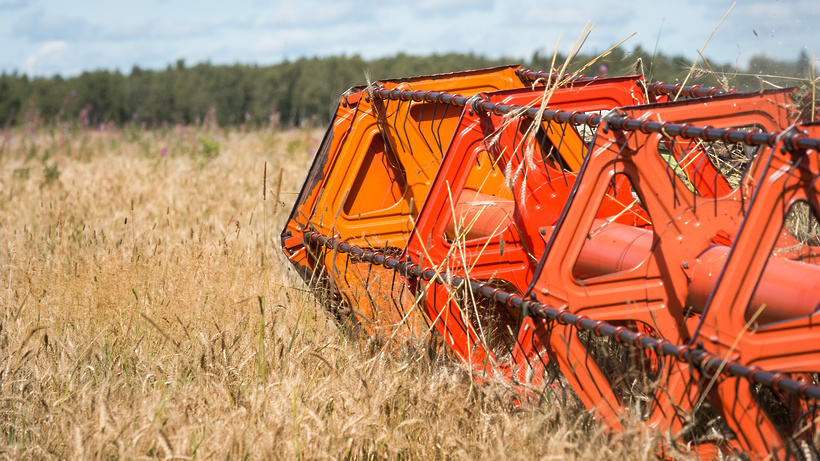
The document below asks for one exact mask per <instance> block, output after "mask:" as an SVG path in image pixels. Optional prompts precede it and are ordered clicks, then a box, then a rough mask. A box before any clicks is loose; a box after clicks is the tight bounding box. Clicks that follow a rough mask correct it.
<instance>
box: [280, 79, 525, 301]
mask: <svg viewBox="0 0 820 461" xmlns="http://www.w3.org/2000/svg"><path fill="white" fill-rule="evenodd" d="M517 69H518V67H517V66H508V67H499V68H492V69H482V70H476V71H467V72H458V73H453V74H442V75H433V76H424V77H415V78H409V79H397V80H384V81H379V82H376V85H378V86H380V87H382V88H387V89H391V88H399V89H413V90H428V89H433V88H434V89H436V90H443V91H449V92H460V93H462V94H464V95H468V96H469V95H471V94H475V93H477V92H483V91H496V90H500V89H506V88H515V87H521V86H522V85H523V83H522V82H521V81H520V79H519V78H518V77H517V75H516V70H517ZM461 111H462V108H460V107H456V106H452V105H447V104H439V103H429V102H418V101H394V100H373V99H371V98H370V96H368V94H367V93H366V91H365V89H364V88H355V89H352V90H351V91H349V92H347V93H346V94H345V95H343V96H342V97H341V99H340V102H339V105H338V106H337V109H336V113H335V116H334V118H333V121H332V122H331V125H330V127H329V128H328V131H327V133H326V135H325V138H324V139H323V141H322V144H321V147H320V149H319V151H318V153H317V155H316V158H315V159H314V162H313V165H312V166H311V169H310V171H309V173H308V176H307V179H306V181H305V184H304V186H303V188H302V191H301V192H300V194H299V197H298V199H297V202H296V204H295V205H294V207H293V211H292V212H291V215H290V217H289V219H288V223H287V225H286V227H285V229H284V231H283V234H282V246H283V249H284V250H285V252H286V254H287V256H288V258H289V259H290V261H291V262H292V264H293V265H294V267H295V268H296V270H297V271H298V272H299V274H300V275H301V276H302V277H303V278H304V279H305V280H306V281H308V282H310V281H314V282H316V281H317V280H316V278H320V279H325V280H329V283H330V284H331V285H332V286H334V287H335V289H336V291H341V293H342V294H343V295H344V296H345V297H346V298H348V301H350V302H351V303H353V304H355V303H356V295H357V294H360V291H365V290H367V287H366V286H361V285H364V284H365V283H363V281H361V280H358V281H354V282H351V281H350V280H348V279H347V278H343V277H342V276H341V275H340V274H339V272H340V270H341V269H342V268H344V267H346V264H347V256H346V255H338V254H336V253H335V252H327V253H326V254H323V255H312V254H309V250H308V249H307V248H306V247H305V246H304V245H303V242H301V240H300V238H299V237H298V236H299V235H301V233H302V232H303V231H304V230H306V229H308V228H313V229H315V230H318V231H320V232H322V233H325V234H330V235H335V236H338V237H340V238H342V239H346V240H348V241H350V242H354V243H356V244H358V245H363V246H371V247H393V248H397V249H402V248H404V246H405V242H406V238H407V236H408V235H409V232H410V230H411V227H412V222H411V218H412V217H414V216H415V214H416V211H417V209H418V207H419V205H420V204H421V203H422V202H423V201H424V198H425V197H426V195H427V192H428V190H429V187H430V183H431V182H432V179H433V176H434V175H435V173H436V171H437V170H438V164H439V163H440V161H441V156H442V155H443V152H444V150H445V149H446V147H447V143H448V142H449V140H450V138H451V137H452V134H453V131H454V130H455V126H456V123H457V121H458V116H459V114H460V113H461ZM411 122H413V123H411ZM397 251H398V250H397ZM316 274H319V275H318V277H317V275H316ZM330 274H332V275H330ZM329 275H330V276H329ZM328 276H329V277H328Z"/></svg>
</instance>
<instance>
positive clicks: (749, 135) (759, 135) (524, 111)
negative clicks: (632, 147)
mask: <svg viewBox="0 0 820 461" xmlns="http://www.w3.org/2000/svg"><path fill="white" fill-rule="evenodd" d="M372 94H373V97H375V98H380V99H389V100H400V101H410V100H413V101H418V102H438V103H443V104H451V105H454V106H458V107H465V106H467V105H469V107H470V108H471V109H472V110H475V111H483V112H487V113H492V114H495V115H507V114H512V113H514V114H518V115H521V116H524V117H528V118H532V119H535V118H536V117H539V116H540V119H541V120H542V121H545V120H549V121H553V122H558V123H571V124H573V125H587V126H589V127H592V128H595V127H597V126H599V125H601V124H602V123H605V125H606V126H605V128H606V129H615V130H623V131H640V132H643V133H647V134H649V133H661V134H663V135H666V136H680V137H681V138H683V139H702V140H704V141H723V142H725V143H744V144H746V145H749V146H762V145H766V146H769V147H774V145H775V143H776V142H777V140H778V138H779V137H780V136H785V137H786V138H785V139H784V141H785V142H784V144H783V145H784V147H785V148H786V149H788V150H789V151H792V152H796V151H801V150H806V149H815V150H818V149H820V139H819V138H811V137H809V136H808V135H806V134H805V133H801V132H799V131H773V132H769V133H764V132H759V131H748V130H739V129H735V128H712V127H709V126H702V127H701V126H694V125H691V124H688V123H683V124H680V123H674V122H669V121H662V122H657V121H652V120H638V119H635V118H631V117H629V116H626V115H621V114H618V113H617V112H615V111H613V112H610V113H607V114H603V115H600V114H596V113H586V112H580V111H563V110H550V109H543V110H542V109H541V108H539V107H524V106H519V105H515V104H501V103H494V102H490V101H489V100H486V99H483V98H481V97H471V98H467V97H464V96H461V95H459V94H451V93H448V92H446V91H433V90H429V91H419V90H398V89H384V88H377V89H373V90H372ZM539 114H540V115H539Z"/></svg>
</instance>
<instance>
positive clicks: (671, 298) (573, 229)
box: [520, 91, 791, 450]
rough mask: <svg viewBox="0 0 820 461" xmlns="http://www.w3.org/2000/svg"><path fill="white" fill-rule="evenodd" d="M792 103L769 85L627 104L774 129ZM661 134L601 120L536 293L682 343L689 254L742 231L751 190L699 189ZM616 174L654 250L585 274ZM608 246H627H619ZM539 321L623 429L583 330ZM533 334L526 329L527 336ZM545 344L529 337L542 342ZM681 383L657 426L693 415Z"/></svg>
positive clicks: (633, 112)
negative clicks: (634, 261)
mask: <svg viewBox="0 0 820 461" xmlns="http://www.w3.org/2000/svg"><path fill="white" fill-rule="evenodd" d="M788 102H789V101H788V99H787V93H786V92H782V91H781V92H772V91H770V92H764V93H762V94H742V95H731V96H724V97H716V98H712V99H710V100H709V101H708V103H706V102H705V101H701V100H692V101H684V102H679V103H668V104H655V105H647V106H638V107H633V108H624V109H623V113H624V114H626V115H628V116H629V117H631V118H634V119H639V120H655V121H659V120H674V121H675V122H676V123H692V124H695V123H697V124H700V125H703V124H708V125H710V126H712V127H715V128H721V127H746V126H750V125H751V126H755V127H758V128H760V129H763V130H764V131H773V130H779V129H783V128H785V127H787V126H788V125H789V124H790V123H791V120H790V119H789V118H788V114H787V109H786V107H787V105H788ZM663 138H664V137H663V136H662V135H661V134H656V133H650V134H646V133H643V132H640V131H634V132H629V131H618V130H610V129H608V128H607V127H606V126H605V125H602V126H599V127H598V130H597V132H596V137H595V142H594V145H593V146H592V149H591V151H590V154H589V156H588V157H587V159H586V161H585V163H584V166H583V168H582V171H581V173H580V174H579V179H578V180H577V181H576V183H575V186H574V188H573V191H572V193H571V194H570V199H569V201H568V204H567V208H566V211H565V213H564V214H563V216H562V217H561V219H560V220H559V222H558V224H557V225H556V227H555V231H554V233H552V235H551V236H550V237H549V243H548V247H547V253H546V254H545V255H544V258H542V260H541V262H540V264H539V267H538V272H537V274H536V281H535V283H534V289H533V291H532V292H533V293H534V294H535V296H536V297H537V298H538V300H539V301H541V302H545V303H549V304H551V305H554V306H556V307H557V308H565V309H568V310H569V311H570V312H572V313H574V314H581V315H585V316H588V317H589V318H591V319H593V320H607V321H632V322H640V323H642V324H644V325H648V326H649V327H651V329H652V330H654V331H655V332H656V333H655V334H657V335H658V336H660V337H663V338H665V339H667V340H669V341H671V342H673V343H678V344H680V343H682V342H684V341H688V340H689V334H688V331H689V330H688V328H687V324H686V323H687V317H686V316H685V313H686V308H687V304H686V302H687V298H688V296H689V281H688V278H687V274H686V270H685V266H686V264H685V263H686V262H687V261H694V260H695V259H696V258H697V257H698V256H699V255H700V254H701V253H703V252H704V251H705V250H707V249H708V248H709V247H710V246H711V245H713V244H714V242H716V241H721V240H722V239H725V237H726V236H728V237H729V238H730V239H731V238H732V237H733V236H734V235H735V233H736V230H737V227H738V226H739V224H740V222H741V221H742V219H743V205H744V203H745V201H746V200H748V197H746V196H744V195H743V194H744V188H738V189H736V190H735V191H733V192H731V193H730V194H729V195H726V196H722V197H718V198H713V199H706V198H703V197H698V196H697V194H695V193H693V192H692V191H690V189H689V188H688V187H687V185H685V184H684V183H683V182H682V181H681V180H680V178H679V177H677V175H675V174H674V172H673V170H672V168H670V166H669V164H668V163H667V162H666V160H664V158H663V157H662V156H661V154H660V152H659V149H658V146H659V145H664V144H663V143H664V141H666V142H667V143H668V141H669V140H668V139H666V140H664V139H663ZM677 160H678V161H680V160H681V159H680V158H678V159H677ZM616 175H624V176H625V177H626V178H628V179H629V181H630V182H631V184H632V187H633V188H634V190H635V192H636V194H637V196H638V198H639V200H640V202H641V204H642V206H643V208H644V209H645V210H646V211H647V212H648V214H649V216H650V218H651V221H652V226H653V231H652V232H654V234H652V233H650V234H649V235H650V236H651V238H652V243H651V245H649V252H648V253H645V254H644V258H643V260H642V261H641V259H640V258H638V261H641V262H640V263H638V265H637V266H635V267H632V268H622V269H624V270H619V271H618V272H616V273H612V274H608V275H604V276H598V277H593V278H589V279H586V280H579V278H578V277H577V276H576V274H575V273H574V270H575V268H576V266H577V263H578V261H579V258H580V256H581V254H582V250H583V248H584V246H585V243H586V241H587V240H588V238H589V237H590V233H589V232H590V230H591V229H592V226H593V225H594V223H595V220H596V217H595V215H594V214H593V213H590V210H594V209H598V207H599V205H600V204H601V202H602V201H603V200H604V197H605V196H606V193H607V190H608V189H609V186H610V183H611V181H612V180H613V178H614V177H615V176H616ZM630 198H631V197H630ZM613 226H617V225H616V224H613ZM533 231H534V230H533V229H530V231H529V232H533ZM633 231H634V232H648V231H640V230H639V229H633ZM609 251H613V252H618V251H620V252H625V251H626V250H625V249H624V248H623V247H620V248H619V247H618V246H617V245H616V246H615V247H613V248H610V249H609ZM689 318H690V319H696V317H689ZM537 327H538V329H537V330H536V335H537V336H538V337H539V340H540V343H541V344H547V343H548V344H549V345H550V347H551V348H552V349H553V354H552V356H553V357H555V359H556V361H557V363H558V365H559V367H560V368H561V371H562V373H563V375H564V376H565V378H566V379H567V380H568V381H569V383H570V384H571V385H572V387H573V388H574V389H575V391H576V393H577V394H578V396H579V397H580V398H581V400H582V401H583V402H584V404H585V405H586V406H587V407H588V408H590V409H594V410H595V411H596V413H597V414H598V415H599V416H600V418H601V419H602V420H603V421H604V422H605V423H606V424H607V425H608V426H610V427H611V428H613V429H616V430H620V429H622V422H621V418H622V417H623V416H624V415H625V414H626V412H627V409H626V407H625V406H624V403H623V401H622V396H621V395H618V393H617V392H615V390H614V388H613V387H612V385H611V383H610V381H609V377H608V376H607V375H606V374H605V373H604V372H603V371H602V370H601V369H600V368H599V366H598V365H597V364H596V363H595V361H594V360H591V359H590V357H589V351H588V350H587V349H586V347H585V346H584V344H583V342H582V341H581V340H580V338H579V337H578V336H577V331H576V330H575V329H573V328H570V327H564V326H561V325H554V326H553V325H547V324H546V323H545V322H543V321H538V322H537ZM527 334H529V333H528V332H520V335H521V336H522V337H524V336H526V335H527ZM538 343H539V342H535V343H532V342H530V344H535V345H536V346H537V345H538ZM528 353H529V354H533V353H534V352H531V351H530V352H528ZM675 367H677V368H680V369H679V370H678V371H679V375H680V376H683V375H685V374H686V373H685V371H684V370H682V369H683V368H686V364H685V363H680V362H674V363H670V362H669V361H667V363H665V364H664V369H663V371H662V372H661V376H665V375H666V374H668V373H669V372H670V371H671V370H670V368H675ZM674 384H675V383H671V384H670V385H671V387H670V386H666V388H665V389H664V391H662V392H656V394H655V395H654V397H653V398H654V401H653V402H652V405H650V407H649V408H648V409H647V411H648V412H649V414H647V418H648V423H649V424H650V425H653V426H656V427H659V428H662V429H669V430H671V431H672V433H679V432H680V430H681V429H682V428H683V425H684V424H685V421H683V420H682V419H681V418H679V413H678V412H677V411H676V409H677V410H680V411H681V412H682V413H686V414H688V412H687V410H691V409H692V402H691V401H690V400H689V398H690V396H688V395H684V394H685V392H684V391H685V390H686V389H685V388H680V387H675V385H674ZM707 450H711V448H709V447H707Z"/></svg>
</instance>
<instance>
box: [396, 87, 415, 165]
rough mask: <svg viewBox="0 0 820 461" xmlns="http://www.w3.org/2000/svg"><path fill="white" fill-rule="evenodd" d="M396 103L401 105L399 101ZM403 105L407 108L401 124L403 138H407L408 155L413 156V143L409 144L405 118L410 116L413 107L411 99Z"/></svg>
mask: <svg viewBox="0 0 820 461" xmlns="http://www.w3.org/2000/svg"><path fill="white" fill-rule="evenodd" d="M398 102H399V103H401V102H402V101H401V100H399V101H398ZM405 105H406V106H407V110H406V111H405V112H404V123H402V127H403V128H404V136H405V137H406V138H407V146H408V148H409V149H410V155H411V156H415V154H413V143H412V142H410V135H409V134H408V133H407V125H408V124H407V117H409V116H410V107H412V105H413V100H412V98H411V99H410V100H409V101H407V104H405ZM396 112H397V113H398V109H396Z"/></svg>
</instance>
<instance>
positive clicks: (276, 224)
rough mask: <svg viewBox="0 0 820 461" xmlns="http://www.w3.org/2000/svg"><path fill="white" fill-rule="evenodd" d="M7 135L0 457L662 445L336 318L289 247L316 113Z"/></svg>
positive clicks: (417, 454)
mask: <svg viewBox="0 0 820 461" xmlns="http://www.w3.org/2000/svg"><path fill="white" fill-rule="evenodd" d="M2 135H3V138H2V139H0V162H1V163H2V168H0V196H2V199H0V225H1V227H0V238H1V239H2V240H1V241H2V250H0V274H2V275H0V281H1V282H2V284H0V299H2V309H0V425H1V426H2V430H1V431H0V434H2V437H3V443H0V456H2V457H4V458H7V459H21V458H23V459H120V458H122V459H142V458H150V459H303V458H304V459H387V458H392V459H442V458H446V459H451V458H454V459H478V458H480V459H596V460H603V459H618V460H622V459H653V458H654V457H655V454H654V453H655V449H656V447H657V445H658V441H659V440H660V436H658V435H656V434H653V433H652V432H651V431H648V430H645V429H643V428H641V427H640V426H639V425H634V426H633V427H634V429H633V430H631V431H628V432H626V433H623V434H619V435H617V436H613V435H608V434H607V433H606V431H604V430H603V428H601V427H600V425H598V424H597V423H596V422H595V421H594V420H593V419H592V418H591V417H590V416H589V414H588V413H586V412H584V411H582V410H581V409H580V408H579V405H578V404H577V403H573V402H574V401H573V400H572V399H571V398H568V399H562V398H560V396H559V395H557V394H553V393H549V392H546V393H543V394H541V395H540V396H538V397H536V398H533V399H532V400H531V401H528V402H525V403H524V404H523V405H517V404H516V402H515V399H514V396H515V394H514V393H513V392H512V391H511V390H510V389H508V388H506V387H505V386H503V385H501V384H486V385H480V386H479V385H476V384H475V383H474V382H473V381H472V380H471V379H470V376H469V373H468V372H467V371H466V370H465V369H464V368H463V367H462V366H461V365H459V364H457V363H456V362H455V361H454V360H453V359H452V358H451V357H449V356H448V355H447V354H446V353H444V352H431V351H433V350H434V349H432V348H427V347H425V345H424V344H402V345H399V346H397V347H390V348H385V347H382V345H383V343H384V342H383V341H380V340H378V338H377V339H376V340H373V339H371V338H367V337H364V335H363V334H362V333H361V332H360V331H358V330H357V329H356V328H355V327H350V326H344V325H342V326H339V325H337V324H336V323H335V321H334V320H333V317H332V316H331V315H329V314H328V313H326V312H325V310H324V309H323V307H322V306H320V305H319V304H318V303H317V301H316V300H315V299H314V297H313V296H311V294H310V293H307V292H306V291H305V287H304V284H303V283H302V282H301V280H300V279H299V278H298V277H296V276H295V274H294V273H293V271H292V270H291V269H290V268H289V264H288V263H287V261H286V260H285V258H284V256H283V255H282V252H281V250H280V249H279V245H278V242H279V233H280V231H281V228H282V225H283V224H284V221H285V219H286V217H287V213H288V212H289V211H290V205H292V203H293V201H294V199H295V197H296V195H295V192H296V191H298V189H299V188H300V187H301V183H302V180H303V178H304V175H305V173H306V171H307V168H308V166H309V164H310V161H311V159H312V152H314V151H315V149H316V148H317V147H318V145H319V142H320V140H321V136H322V132H321V131H319V130H308V129H291V130H254V131H248V132H245V131H244V130H241V131H240V130H234V131H231V132H227V131H224V130H221V129H219V128H214V127H210V128H209V127H171V128H168V127H166V128H157V129H149V130H146V129H141V128H139V127H137V126H131V127H126V128H124V129H122V130H120V129H117V128H115V127H100V129H99V130H98V129H94V130H90V129H88V128H83V127H72V126H58V127H54V128H50V129H49V128H38V129H34V128H21V129H19V130H18V131H7V132H4V133H2ZM280 172H281V183H279V177H280ZM263 183H264V184H265V185H266V187H267V191H266V192H265V193H264V194H263ZM277 191H278V192H279V196H278V197H277V196H276V192H277Z"/></svg>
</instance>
